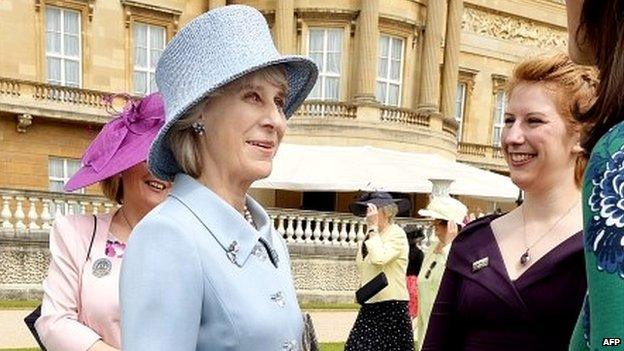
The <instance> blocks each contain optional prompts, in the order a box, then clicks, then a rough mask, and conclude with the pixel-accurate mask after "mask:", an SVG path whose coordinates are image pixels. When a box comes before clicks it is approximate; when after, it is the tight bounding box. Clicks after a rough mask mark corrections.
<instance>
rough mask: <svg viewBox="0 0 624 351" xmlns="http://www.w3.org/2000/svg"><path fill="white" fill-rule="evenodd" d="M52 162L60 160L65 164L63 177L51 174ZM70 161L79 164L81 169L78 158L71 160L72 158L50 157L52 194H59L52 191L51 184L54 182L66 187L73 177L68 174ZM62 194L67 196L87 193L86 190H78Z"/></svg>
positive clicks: (49, 180)
mask: <svg viewBox="0 0 624 351" xmlns="http://www.w3.org/2000/svg"><path fill="white" fill-rule="evenodd" d="M52 160H59V161H61V162H62V164H63V175H62V176H61V177H55V176H52V175H51V174H50V164H51V163H52ZM69 161H75V162H77V164H78V166H79V167H78V169H80V166H81V162H80V159H76V158H71V157H60V156H49V157H48V191H50V192H57V191H55V190H52V187H51V183H52V182H62V183H63V186H65V184H67V181H68V180H69V179H70V178H71V177H72V176H73V174H72V175H70V174H69V172H68V162H69ZM61 192H62V193H66V194H72V193H73V194H76V193H77V194H84V193H85V189H84V188H80V189H77V190H75V191H71V192H67V191H64V190H63V191H61Z"/></svg>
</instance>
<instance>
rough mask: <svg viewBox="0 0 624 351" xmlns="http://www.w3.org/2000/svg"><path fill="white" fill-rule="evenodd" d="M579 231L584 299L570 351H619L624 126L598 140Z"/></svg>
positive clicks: (623, 329)
mask: <svg viewBox="0 0 624 351" xmlns="http://www.w3.org/2000/svg"><path fill="white" fill-rule="evenodd" d="M583 227H584V238H585V239H584V241H585V265H586V267H585V268H586V270H587V286H588V293H587V296H586V298H585V304H584V306H583V310H582V311H581V315H580V317H579V319H578V322H577V324H576V328H575V330H574V334H573V336H572V341H571V344H570V350H573V351H577V350H591V351H594V350H622V349H623V347H624V345H622V343H623V342H624V122H621V123H619V124H617V125H615V126H614V127H613V128H611V129H610V130H609V132H607V133H606V134H605V135H603V136H602V138H601V139H600V140H599V141H598V143H597V144H596V146H595V147H594V149H593V151H592V153H591V157H590V159H589V163H588V165H587V170H586V171H585V177H584V180H583ZM617 339H619V345H617V346H616V343H617V342H618V341H617ZM614 346H615V347H614Z"/></svg>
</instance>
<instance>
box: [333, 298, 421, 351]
mask: <svg viewBox="0 0 624 351" xmlns="http://www.w3.org/2000/svg"><path fill="white" fill-rule="evenodd" d="M407 304H408V302H407V301H383V302H377V303H370V304H364V305H363V306H362V307H361V308H360V311H359V312H358V316H357V319H356V320H355V324H354V325H353V329H351V333H349V338H348V339H347V344H346V346H345V351H413V350H414V335H413V332H412V321H411V319H410V316H409V310H408V307H407Z"/></svg>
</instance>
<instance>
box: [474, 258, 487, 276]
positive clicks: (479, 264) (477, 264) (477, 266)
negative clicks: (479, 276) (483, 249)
mask: <svg viewBox="0 0 624 351" xmlns="http://www.w3.org/2000/svg"><path fill="white" fill-rule="evenodd" d="M489 265H490V258H489V257H484V258H482V259H480V260H476V261H474V262H472V273H474V272H477V271H480V270H482V269H483V268H485V267H487V266H489Z"/></svg>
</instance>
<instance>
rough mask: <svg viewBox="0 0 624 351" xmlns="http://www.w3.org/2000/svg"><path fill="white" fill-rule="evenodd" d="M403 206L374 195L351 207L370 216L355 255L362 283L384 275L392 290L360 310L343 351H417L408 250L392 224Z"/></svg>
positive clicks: (399, 230) (385, 195)
mask: <svg viewBox="0 0 624 351" xmlns="http://www.w3.org/2000/svg"><path fill="white" fill-rule="evenodd" d="M405 204H406V202H405V201H404V200H395V199H393V198H392V196H391V195H390V194H388V193H383V192H374V193H369V194H365V195H364V196H363V197H362V198H360V200H359V201H358V202H356V203H354V204H352V205H351V206H350V208H351V211H352V212H353V213H355V214H356V215H360V216H361V215H363V214H365V215H366V224H367V234H366V238H365V239H364V241H363V242H362V243H361V244H360V247H359V248H358V251H357V255H356V264H357V268H358V275H359V278H360V284H361V285H364V284H366V283H368V282H369V281H370V280H371V279H373V278H375V277H376V276H377V275H378V274H379V273H381V272H383V273H384V274H385V275H386V278H387V280H388V286H386V287H385V288H384V289H382V290H381V291H380V292H379V293H377V294H376V295H374V296H373V297H372V298H370V299H369V300H368V301H366V303H364V304H363V305H362V307H361V308H360V311H359V313H358V316H357V319H356V321H355V324H354V325H353V329H351V333H350V334H349V338H348V340H347V344H346V347H345V351H355V350H357V351H381V350H395V351H408V350H409V351H412V350H414V339H413V334H412V323H411V319H410V316H409V310H408V302H409V294H408V292H407V286H406V283H405V275H406V272H407V263H408V254H409V246H408V242H407V236H406V235H405V231H403V229H402V228H401V227H399V226H398V225H397V224H395V223H394V217H395V216H396V214H397V213H398V211H399V206H402V205H405Z"/></svg>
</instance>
